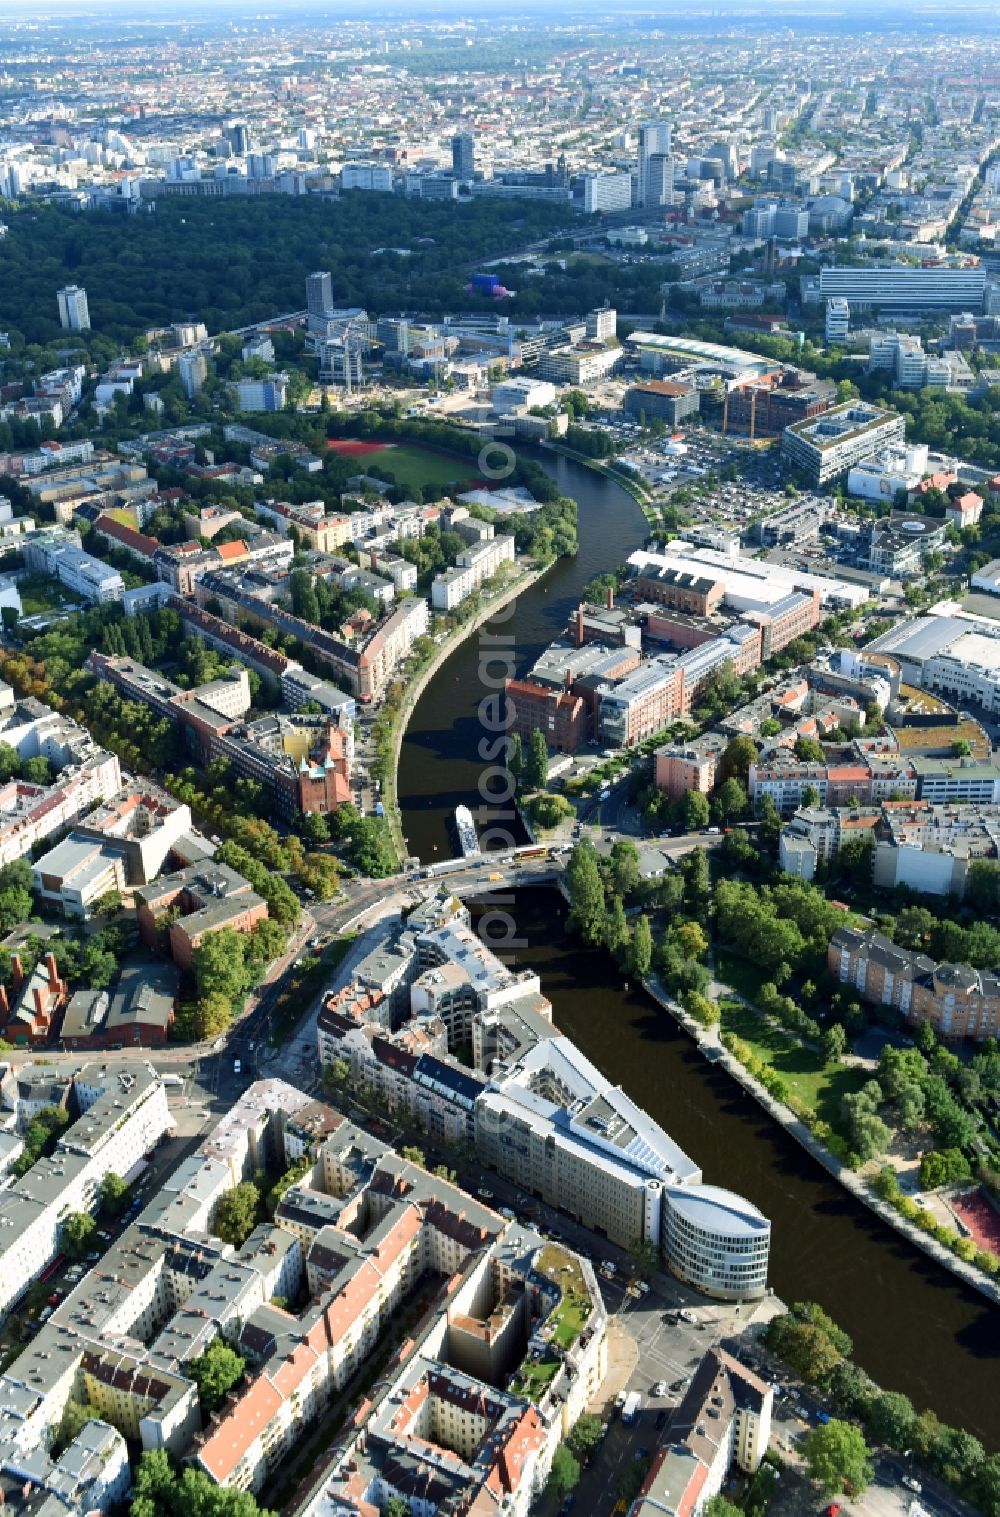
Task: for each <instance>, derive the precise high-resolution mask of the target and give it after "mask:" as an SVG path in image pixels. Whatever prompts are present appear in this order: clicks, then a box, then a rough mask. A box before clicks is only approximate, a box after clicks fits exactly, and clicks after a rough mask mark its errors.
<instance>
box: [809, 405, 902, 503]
mask: <svg viewBox="0 0 1000 1517" xmlns="http://www.w3.org/2000/svg"><path fill="white" fill-rule="evenodd" d="M905 430H906V429H905V422H904V419H903V417H902V416H900V415H899V413H898V412H896V411H889V410H886V409H884V408H883V407H881V406H874V405H870V404H869V403H868V402H867V401H861V400H846V401H844V402H843V404H842V405H839V406H833V407H832V408H831V409H830V410H829V411H824V412H823V414H822V415H820V416H814V417H807V418H806V419H805V420H803V421H798V422H793V423H792V425H791V426H789V427H786V428H785V430H784V432H783V433H782V434H781V451H782V454H783V456H784V457H785V458H787V460H788V462H789V463H792V464H794V465H795V466H796V467H797V468H799V469H801V470H802V471H803V473H804V474H806V475H807V476H808V478H809V481H810V483H811V484H813V485H826V484H830V483H831V482H832V481H833V480H835V479H840V478H841V477H842V476H843V475H845V474H847V473H848V472H849V470H850V469H851V468H852V467H853V465H854V464H857V463H860V462H862V460H864V459H866V458H871V457H872V455H873V454H875V453H879V452H881V451H883V450H884V449H885V448H886V447H888V446H890V445H891V444H893V443H895V444H897V445H901V444H902V443H903V441H904V437H905Z"/></svg>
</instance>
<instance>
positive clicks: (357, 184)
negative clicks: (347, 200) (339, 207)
mask: <svg viewBox="0 0 1000 1517" xmlns="http://www.w3.org/2000/svg"><path fill="white" fill-rule="evenodd" d="M340 184H341V188H342V189H345V190H380V191H381V192H382V193H383V194H391V193H392V189H393V178H392V169H391V168H390V166H389V164H387V163H345V164H344V167H343V168H342V169H341V171H340Z"/></svg>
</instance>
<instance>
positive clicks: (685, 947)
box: [671, 922, 708, 959]
mask: <svg viewBox="0 0 1000 1517" xmlns="http://www.w3.org/2000/svg"><path fill="white" fill-rule="evenodd" d="M671 934H672V936H673V939H674V941H675V942H676V944H677V946H678V948H680V950H681V952H682V953H683V954H685V955H686V956H687V958H689V959H703V958H704V957H705V955H706V953H707V952H708V936H707V934H706V932H705V929H704V928H703V927H702V926H701V925H700V924H699V923H698V922H679V923H678V925H677V926H676V927H672V928H671Z"/></svg>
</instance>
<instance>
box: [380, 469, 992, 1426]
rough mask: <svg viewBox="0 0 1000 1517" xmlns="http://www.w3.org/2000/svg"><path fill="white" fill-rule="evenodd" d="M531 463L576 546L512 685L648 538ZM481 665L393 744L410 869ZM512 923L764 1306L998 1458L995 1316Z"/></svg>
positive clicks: (720, 1079) (644, 1016)
mask: <svg viewBox="0 0 1000 1517" xmlns="http://www.w3.org/2000/svg"><path fill="white" fill-rule="evenodd" d="M546 462H547V464H548V465H549V466H550V471H551V472H552V474H553V476H554V477H555V479H556V482H557V483H558V484H559V486H560V488H561V489H562V490H563V491H564V492H565V493H566V494H567V495H572V496H573V497H574V499H576V500H577V502H578V503H579V512H580V515H579V526H580V551H579V553H578V554H577V556H576V558H575V559H574V560H562V561H560V562H559V563H558V564H557V565H556V566H555V568H554V569H553V570H552V571H551V572H550V574H549V575H548V576H547V577H546V578H545V579H544V580H542V581H541V582H540V583H539V584H537V585H535V586H533V587H532V588H531V589H529V590H528V591H526V592H525V594H524V595H522V596H521V597H520V599H519V600H518V602H517V606H516V611H515V614H514V615H513V616H512V617H511V618H510V619H508V620H506V621H504V622H502V623H501V624H499V628H502V630H504V631H509V632H511V633H512V634H513V635H514V637H515V646H516V656H517V668H518V672H519V673H520V672H523V671H524V669H525V668H527V667H528V666H529V665H530V664H531V663H532V662H533V661H534V659H535V658H536V657H537V655H538V653H539V652H540V651H541V650H542V648H544V647H545V646H546V644H547V643H548V642H549V641H550V640H551V639H552V638H553V637H555V636H556V635H557V634H558V632H559V631H560V630H561V629H562V628H563V627H564V626H565V624H566V619H567V617H568V615H569V613H570V611H571V610H572V609H573V607H574V606H575V605H576V604H577V602H578V600H579V593H580V589H581V588H582V586H583V585H584V584H585V583H586V582H587V581H588V580H589V579H590V578H592V576H593V575H595V574H597V573H600V572H602V571H604V570H607V569H611V568H614V567H615V566H616V565H617V564H618V563H620V562H621V561H622V559H623V558H625V557H627V555H628V554H629V553H630V552H631V551H632V550H633V548H635V547H637V546H639V545H640V544H641V543H642V541H643V539H644V538H645V535H646V529H645V522H644V520H643V517H642V513H641V512H640V511H639V508H638V506H637V505H636V504H635V502H634V501H633V500H632V498H631V497H630V496H629V495H628V493H627V492H626V491H624V490H622V489H621V488H620V487H619V486H617V485H615V484H613V483H612V482H611V481H608V480H604V479H602V478H601V477H600V476H599V475H597V474H595V473H594V472H593V471H591V470H588V469H586V468H584V467H583V466H582V465H579V464H576V463H574V462H572V460H569V459H565V458H561V457H558V456H550V457H548V458H547V459H546ZM479 660H480V640H479V638H478V637H477V636H475V635H474V636H472V637H471V638H470V639H469V640H468V641H467V642H466V643H464V644H463V645H462V646H461V647H460V648H459V649H457V650H456V652H455V653H454V654H453V655H452V656H451V658H450V659H448V661H447V662H446V663H445V665H444V666H443V667H442V669H441V670H439V672H438V674H437V675H436V676H435V677H434V679H433V680H432V681H431V682H430V684H429V685H428V687H427V689H426V690H425V691H424V694H423V695H422V697H421V699H420V701H419V703H418V705H417V707H416V710H415V712H414V715H413V719H412V721H411V724H410V727H409V729H408V732H407V736H406V740H405V742H404V744H403V750H402V757H401V762H400V773H399V797H400V804H401V807H402V811H403V829H404V832H405V833H406V836H407V839H408V842H409V846H410V851H411V852H412V853H415V854H417V855H419V856H420V857H421V858H423V859H427V860H430V859H433V858H446V857H448V856H449V855H450V854H451V853H452V852H454V847H453V844H452V841H451V838H450V834H449V830H448V821H449V817H450V815H451V812H452V811H453V809H454V807H455V806H457V805H458V804H459V803H460V802H465V803H466V804H468V805H470V806H475V805H476V804H477V802H478V784H479V777H480V774H481V772H482V770H483V767H484V766H483V763H482V761H481V760H480V759H479V758H478V756H477V747H478V743H479V741H480V739H481V737H482V736H483V727H482V725H481V723H480V720H479V717H478V711H477V708H478V704H479V701H480V699H481V697H482V695H483V693H484V691H483V688H482V685H481V681H480V678H479ZM515 918H516V922H517V928H518V932H519V934H520V935H521V936H522V937H523V938H524V939H525V947H524V948H523V950H521V952H520V954H519V959H520V962H521V963H522V964H524V965H529V964H530V965H531V966H533V967H534V968H536V969H537V970H538V972H539V973H540V974H541V976H542V987H543V989H544V991H545V993H546V995H548V996H549V997H550V999H551V1000H552V1003H553V1007H554V1011H555V1019H556V1022H557V1023H558V1025H559V1027H560V1028H561V1029H562V1030H563V1031H564V1032H566V1033H567V1034H568V1035H569V1036H571V1037H572V1038H573V1039H574V1040H575V1041H576V1042H577V1043H578V1044H579V1046H580V1047H581V1048H582V1049H583V1051H584V1052H585V1053H586V1054H587V1056H588V1058H590V1059H592V1060H593V1061H594V1063H595V1064H597V1065H598V1066H599V1067H600V1068H601V1069H602V1070H603V1071H604V1073H605V1074H606V1075H608V1076H609V1078H611V1079H613V1080H616V1081H617V1082H618V1083H620V1084H621V1085H622V1086H623V1087H624V1088H625V1089H626V1090H627V1091H628V1093H629V1094H630V1095H631V1096H632V1097H633V1098H634V1099H635V1100H636V1101H638V1102H639V1103H640V1105H642V1106H643V1107H645V1109H646V1110H647V1111H649V1112H650V1113H651V1114H652V1115H653V1116H654V1117H655V1118H656V1119H657V1121H659V1122H660V1123H661V1124H662V1125H663V1127H664V1128H666V1130H667V1131H668V1132H669V1133H670V1134H671V1136H672V1137H673V1138H675V1139H676V1140H677V1141H678V1142H679V1143H680V1144H681V1146H682V1147H683V1148H685V1149H686V1150H687V1151H688V1152H689V1153H690V1154H691V1156H692V1158H694V1159H695V1160H696V1162H697V1163H699V1164H700V1165H701V1166H702V1168H703V1170H704V1174H705V1178H706V1180H709V1181H713V1182H715V1183H718V1184H722V1185H728V1186H731V1187H732V1188H733V1189H734V1190H736V1191H738V1192H740V1193H741V1194H743V1195H746V1196H748V1197H749V1198H750V1199H751V1200H753V1201H755V1202H756V1203H757V1205H758V1206H760V1207H761V1209H762V1210H763V1211H764V1212H765V1213H766V1214H767V1215H768V1216H769V1217H770V1218H771V1221H772V1224H773V1234H772V1248H771V1273H770V1279H771V1284H772V1285H773V1287H774V1289H775V1290H776V1291H777V1293H778V1294H779V1295H780V1296H782V1297H783V1298H784V1299H785V1300H786V1301H794V1300H800V1299H803V1298H805V1299H812V1300H815V1301H818V1302H820V1304H821V1305H822V1306H823V1307H824V1308H825V1309H826V1310H827V1311H828V1312H829V1313H830V1315H831V1316H832V1317H833V1318H834V1319H835V1321H837V1322H839V1323H840V1325H841V1326H842V1327H843V1328H844V1329H845V1330H846V1331H847V1332H849V1333H850V1334H851V1336H852V1338H853V1339H854V1345H855V1357H856V1358H857V1360H858V1362H859V1363H860V1364H862V1365H863V1366H864V1367H865V1369H867V1370H868V1372H869V1373H870V1374H871V1375H872V1376H873V1377H874V1378H875V1379H876V1380H878V1381H879V1382H880V1383H881V1384H883V1385H885V1386H887V1387H891V1388H893V1389H896V1390H900V1391H904V1392H905V1393H906V1394H907V1395H908V1396H910V1397H911V1399H912V1400H913V1401H914V1403H915V1404H916V1406H917V1407H918V1408H921V1407H924V1406H931V1407H933V1408H934V1410H935V1411H936V1412H937V1413H938V1415H939V1416H940V1417H941V1418H943V1419H944V1420H945V1421H948V1422H952V1423H954V1424H956V1425H958V1426H963V1427H966V1428H968V1430H969V1431H970V1432H972V1433H975V1434H976V1436H977V1437H979V1438H981V1439H982V1440H983V1441H984V1443H985V1444H986V1445H987V1447H988V1448H990V1449H996V1448H1000V1406H998V1404H997V1397H996V1384H997V1363H998V1358H1000V1312H998V1311H997V1310H996V1309H995V1308H994V1307H992V1306H991V1305H990V1304H989V1303H988V1302H987V1301H986V1300H985V1298H984V1297H982V1296H980V1295H979V1294H978V1293H977V1292H975V1291H973V1290H970V1289H968V1288H966V1287H964V1286H963V1285H962V1284H961V1283H960V1282H959V1281H958V1280H957V1279H955V1277H954V1276H952V1275H950V1274H948V1273H947V1271H945V1270H943V1269H941V1268H940V1267H939V1266H938V1265H936V1264H934V1263H933V1262H932V1261H931V1260H930V1259H928V1258H927V1257H926V1255H924V1254H923V1253H921V1252H920V1250H919V1249H917V1248H914V1247H913V1246H912V1245H911V1244H909V1243H907V1242H906V1240H905V1239H903V1238H902V1237H900V1236H899V1235H898V1234H897V1233H895V1232H894V1231H893V1230H892V1229H891V1228H889V1227H887V1226H885V1225H884V1224H883V1223H881V1222H880V1221H879V1220H878V1219H877V1218H876V1217H874V1216H873V1215H872V1214H871V1213H870V1212H869V1211H868V1210H867V1208H865V1207H864V1206H862V1205H860V1204H859V1203H858V1202H856V1201H855V1200H854V1199H853V1198H852V1197H851V1196H850V1195H848V1193H847V1192H846V1191H844V1190H843V1189H842V1188H841V1187H840V1186H839V1185H837V1184H836V1182H835V1181H833V1180H831V1179H830V1178H829V1177H828V1176H827V1175H826V1173H825V1172H824V1171H823V1170H822V1169H821V1168H820V1167H819V1166H818V1165H817V1164H815V1163H814V1162H813V1161H812V1160H811V1159H810V1158H809V1157H808V1155H807V1154H805V1153H804V1152H803V1151H802V1150H801V1149H800V1148H799V1146H798V1144H796V1143H795V1141H794V1140H793V1139H792V1138H790V1137H788V1136H787V1134H786V1133H785V1132H784V1131H783V1130H782V1129H781V1128H780V1127H778V1126H777V1125H776V1124H775V1123H773V1122H772V1121H771V1120H770V1119H769V1118H768V1117H766V1116H765V1115H764V1113H763V1112H762V1111H761V1109H760V1108H759V1107H758V1106H757V1105H756V1103H755V1102H754V1101H752V1100H751V1099H750V1098H749V1097H748V1096H746V1095H745V1094H744V1093H743V1091H742V1090H741V1089H740V1088H739V1087H738V1086H737V1085H736V1084H735V1082H734V1081H733V1080H731V1079H730V1078H729V1077H728V1076H727V1075H726V1074H725V1072H724V1071H722V1070H719V1069H715V1068H713V1067H711V1066H710V1065H708V1064H706V1062H705V1061H704V1060H703V1059H702V1057H701V1056H700V1054H699V1053H698V1052H697V1050H696V1048H695V1046H694V1044H693V1043H692V1042H691V1040H690V1039H689V1038H688V1037H687V1036H686V1034H684V1033H682V1032H681V1031H680V1030H679V1029H678V1028H677V1027H676V1025H675V1024H674V1023H673V1021H672V1020H671V1019H670V1018H669V1017H668V1016H667V1015H666V1013H665V1012H663V1011H662V1010H661V1009H660V1008H659V1007H658V1006H657V1005H656V1003H655V1002H654V1001H653V1000H652V999H651V998H650V997H648V996H646V995H645V993H644V992H642V991H641V990H631V991H627V990H626V989H625V988H624V985H623V983H622V979H621V976H620V974H619V973H618V971H617V969H616V968H615V966H614V964H613V962H612V961H611V959H610V958H609V957H608V956H607V955H606V954H604V953H602V952H599V951H594V950H586V949H584V948H583V947H582V946H581V945H580V943H579V942H578V941H576V940H570V939H569V938H568V937H567V936H566V933H565V929H564V922H563V918H564V908H563V902H562V899H561V897H560V896H559V895H558V894H556V893H555V892H554V891H524V892H522V893H521V894H520V896H519V897H518V901H517V909H516V912H515Z"/></svg>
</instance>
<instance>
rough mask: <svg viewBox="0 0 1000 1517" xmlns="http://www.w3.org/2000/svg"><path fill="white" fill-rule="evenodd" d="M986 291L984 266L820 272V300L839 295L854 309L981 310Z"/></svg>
mask: <svg viewBox="0 0 1000 1517" xmlns="http://www.w3.org/2000/svg"><path fill="white" fill-rule="evenodd" d="M985 293H986V270H985V269H983V268H967V269H953V268H917V267H915V266H914V265H912V264H895V265H892V266H890V267H888V268H874V269H872V268H861V269H843V268H823V269H821V270H820V275H819V294H820V299H821V300H828V299H830V297H831V296H835V295H839V296H840V297H841V298H842V299H844V300H846V301H848V303H849V304H850V305H851V307H852V308H854V307H857V306H896V307H899V308H905V309H909V310H920V309H939V310H950V311H973V310H977V311H981V310H982V308H983V297H984V295H985Z"/></svg>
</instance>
